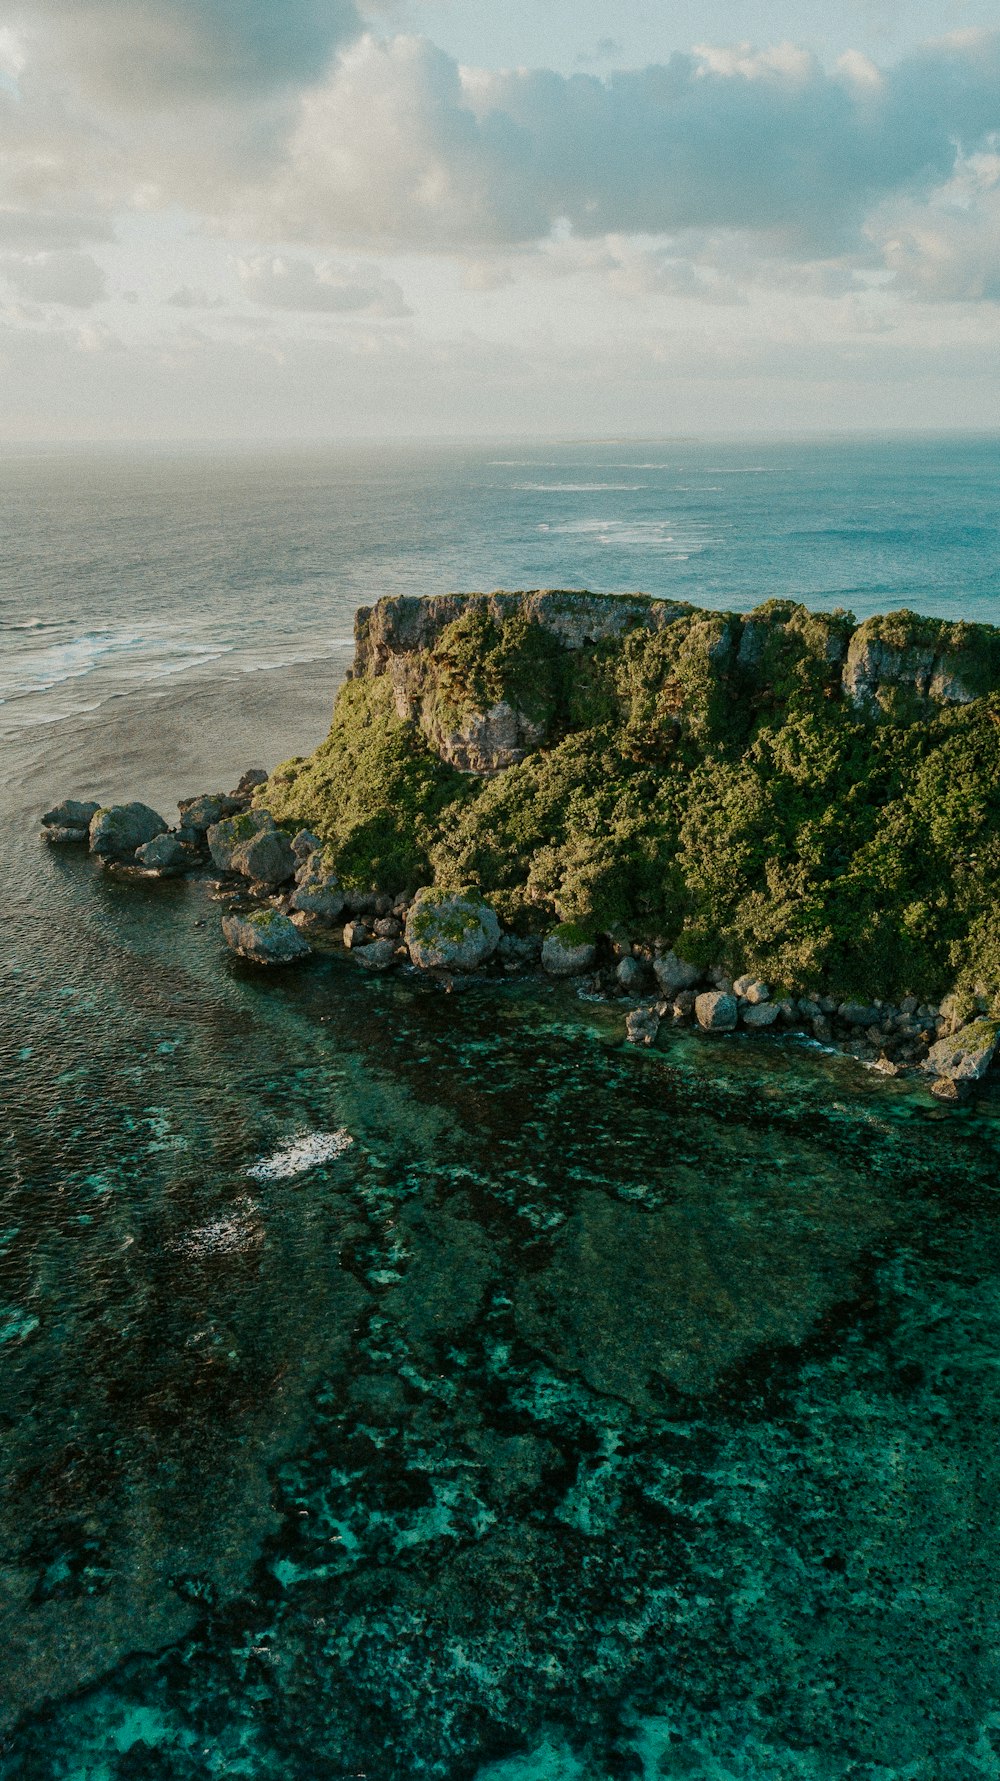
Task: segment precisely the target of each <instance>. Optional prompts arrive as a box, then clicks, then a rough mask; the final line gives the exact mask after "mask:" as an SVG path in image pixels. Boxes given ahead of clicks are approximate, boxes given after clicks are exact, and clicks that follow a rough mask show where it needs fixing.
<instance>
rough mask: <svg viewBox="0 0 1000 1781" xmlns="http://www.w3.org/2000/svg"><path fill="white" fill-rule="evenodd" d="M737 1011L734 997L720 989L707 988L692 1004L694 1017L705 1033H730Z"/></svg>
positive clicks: (737, 1005)
mask: <svg viewBox="0 0 1000 1781" xmlns="http://www.w3.org/2000/svg"><path fill="white" fill-rule="evenodd" d="M738 1012H739V1004H738V1002H737V1000H736V997H735V996H733V995H730V994H729V993H728V992H727V991H725V990H721V989H712V990H707V991H706V993H705V994H704V995H703V996H699V997H698V999H697V1001H696V1002H695V1005H694V1014H695V1019H696V1021H697V1022H698V1025H699V1026H700V1027H701V1028H702V1029H703V1030H704V1031H705V1032H706V1033H731V1032H732V1030H733V1028H734V1026H735V1025H736V1019H737V1015H738Z"/></svg>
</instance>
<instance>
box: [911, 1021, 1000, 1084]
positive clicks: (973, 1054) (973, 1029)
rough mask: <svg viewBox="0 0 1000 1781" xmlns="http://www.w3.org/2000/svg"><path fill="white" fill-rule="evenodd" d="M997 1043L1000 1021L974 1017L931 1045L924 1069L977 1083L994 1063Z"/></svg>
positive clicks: (960, 1080)
mask: <svg viewBox="0 0 1000 1781" xmlns="http://www.w3.org/2000/svg"><path fill="white" fill-rule="evenodd" d="M998 1044H1000V1021H996V1020H973V1021H970V1022H969V1023H968V1025H966V1026H964V1027H961V1028H960V1029H959V1031H958V1032H957V1033H952V1035H951V1037H950V1038H948V1039H939V1040H938V1042H937V1044H936V1045H932V1046H931V1048H930V1051H929V1052H928V1053H927V1062H926V1065H925V1068H926V1069H928V1070H930V1071H931V1072H932V1073H933V1074H934V1075H935V1076H944V1077H947V1078H949V1079H950V1080H951V1081H952V1082H978V1080H979V1078H980V1077H981V1076H985V1074H986V1072H987V1070H988V1069H989V1067H990V1065H991V1063H992V1062H993V1055H994V1052H995V1051H996V1049H997V1045H998Z"/></svg>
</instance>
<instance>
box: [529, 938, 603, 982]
mask: <svg viewBox="0 0 1000 1781" xmlns="http://www.w3.org/2000/svg"><path fill="white" fill-rule="evenodd" d="M596 957H597V948H596V946H595V945H594V943H593V941H592V940H582V939H577V938H575V937H574V935H573V933H572V931H569V932H567V931H566V930H565V929H562V928H555V929H554V930H553V932H552V933H551V934H546V936H545V939H544V940H543V941H542V969H543V970H545V971H547V972H548V973H549V976H550V977H580V976H582V974H583V972H584V971H589V970H590V969H591V968H592V966H593V963H594V960H595V958H596Z"/></svg>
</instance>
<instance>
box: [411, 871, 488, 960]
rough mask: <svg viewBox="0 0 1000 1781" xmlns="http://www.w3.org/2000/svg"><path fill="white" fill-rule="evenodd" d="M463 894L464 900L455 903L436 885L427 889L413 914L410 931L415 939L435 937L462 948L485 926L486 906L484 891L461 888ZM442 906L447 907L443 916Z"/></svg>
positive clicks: (466, 886) (412, 910) (415, 906)
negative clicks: (483, 913) (464, 943)
mask: <svg viewBox="0 0 1000 1781" xmlns="http://www.w3.org/2000/svg"><path fill="white" fill-rule="evenodd" d="M460 895H461V896H462V897H463V898H464V899H465V900H464V902H462V903H456V902H455V901H454V893H453V892H451V891H448V890H445V889H443V888H441V887H437V886H435V887H432V888H428V889H426V890H424V891H423V892H422V894H421V896H420V897H419V899H418V900H417V902H415V903H414V905H413V907H412V909H411V911H410V916H409V921H408V924H407V928H408V932H409V933H410V934H412V936H413V938H414V939H415V940H426V939H427V938H428V937H433V938H435V939H438V938H440V939H443V940H451V941H453V942H454V944H455V945H456V946H460V945H461V943H462V941H463V940H464V939H465V938H466V936H467V935H469V934H471V933H475V932H476V930H477V929H478V928H480V927H481V926H482V910H483V908H484V907H485V906H486V900H485V898H484V897H483V894H482V892H481V891H479V890H475V889H470V887H469V886H468V885H463V886H462V887H461V891H460ZM442 905H445V906H446V908H445V914H444V915H442V914H441V909H442Z"/></svg>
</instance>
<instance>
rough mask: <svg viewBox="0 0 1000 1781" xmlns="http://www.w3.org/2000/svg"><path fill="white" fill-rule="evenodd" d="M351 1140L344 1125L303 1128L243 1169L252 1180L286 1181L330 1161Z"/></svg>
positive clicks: (346, 1147)
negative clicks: (329, 1128) (325, 1129)
mask: <svg viewBox="0 0 1000 1781" xmlns="http://www.w3.org/2000/svg"><path fill="white" fill-rule="evenodd" d="M353 1143H354V1139H353V1138H352V1137H351V1134H350V1132H348V1131H346V1130H345V1129H344V1127H343V1126H342V1127H341V1129H340V1130H339V1131H338V1132H303V1133H300V1134H299V1135H298V1136H297V1137H295V1138H286V1140H285V1142H284V1143H283V1144H279V1145H278V1148H277V1150H274V1151H272V1153H271V1155H270V1156H265V1157H261V1159H260V1161H259V1162H256V1163H252V1164H251V1166H250V1168H249V1169H247V1171H246V1173H247V1175H248V1176H249V1177H250V1180H251V1181H288V1180H289V1179H290V1178H291V1177H292V1176H293V1175H302V1174H304V1173H305V1171H306V1169H315V1168H316V1167H317V1166H318V1165H319V1164H320V1163H329V1162H332V1161H333V1159H334V1157H338V1156H343V1154H344V1151H345V1150H349V1149H350V1147H351V1145H352V1144H353Z"/></svg>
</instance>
